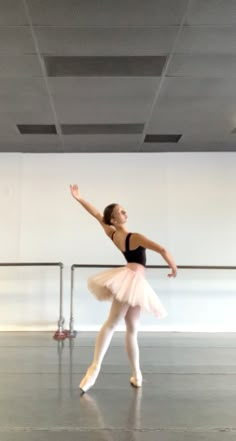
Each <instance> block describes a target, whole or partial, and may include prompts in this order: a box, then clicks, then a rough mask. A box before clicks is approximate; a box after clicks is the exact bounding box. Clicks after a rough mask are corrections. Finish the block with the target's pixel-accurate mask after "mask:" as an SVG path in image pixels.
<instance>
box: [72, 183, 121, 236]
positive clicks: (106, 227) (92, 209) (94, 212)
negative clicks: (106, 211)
mask: <svg viewBox="0 0 236 441" xmlns="http://www.w3.org/2000/svg"><path fill="white" fill-rule="evenodd" d="M70 191H71V194H72V196H73V198H74V199H75V200H76V201H77V202H79V203H80V205H82V207H83V208H84V209H85V210H86V211H87V212H88V213H89V214H91V216H93V217H95V218H96V219H97V220H98V222H99V223H100V224H101V226H102V227H103V229H104V230H105V232H106V234H107V235H108V236H111V234H112V232H113V231H114V228H113V227H112V226H110V225H106V224H105V223H104V222H103V216H102V214H101V213H100V211H99V210H97V208H95V207H94V206H93V205H92V204H90V203H89V202H87V201H86V200H85V199H83V198H82V197H81V195H80V191H79V189H78V186H77V185H75V184H74V185H70Z"/></svg>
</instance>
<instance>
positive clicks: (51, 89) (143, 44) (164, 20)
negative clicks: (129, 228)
mask: <svg viewBox="0 0 236 441" xmlns="http://www.w3.org/2000/svg"><path fill="white" fill-rule="evenodd" d="M170 151H171V152H182V151H236V1H235V0H221V1H220V0H190V1H189V0H145V1H144V0H7V1H6V0H0V152H32V153H34V152H35V153H38V152H41V153H53V152H55V153H60V152H68V153H70V152H170Z"/></svg>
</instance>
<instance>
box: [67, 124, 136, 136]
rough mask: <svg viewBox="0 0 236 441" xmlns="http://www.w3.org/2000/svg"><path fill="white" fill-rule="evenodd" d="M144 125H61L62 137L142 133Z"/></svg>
mask: <svg viewBox="0 0 236 441" xmlns="http://www.w3.org/2000/svg"><path fill="white" fill-rule="evenodd" d="M143 129H144V124H62V125H61V130H62V133H63V135H98V134H100V135H107V134H111V135H117V134H121V135H122V134H135V133H142V132H143Z"/></svg>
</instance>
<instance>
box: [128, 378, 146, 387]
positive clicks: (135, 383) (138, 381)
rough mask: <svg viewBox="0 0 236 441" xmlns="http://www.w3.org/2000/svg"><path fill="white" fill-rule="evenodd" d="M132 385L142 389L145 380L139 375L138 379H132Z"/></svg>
mask: <svg viewBox="0 0 236 441" xmlns="http://www.w3.org/2000/svg"><path fill="white" fill-rule="evenodd" d="M129 381H130V384H131V386H133V387H141V386H142V382H143V378H142V375H139V376H137V377H130V380H129Z"/></svg>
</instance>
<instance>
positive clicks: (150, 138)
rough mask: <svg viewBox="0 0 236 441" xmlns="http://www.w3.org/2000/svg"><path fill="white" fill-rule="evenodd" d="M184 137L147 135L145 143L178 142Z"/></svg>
mask: <svg viewBox="0 0 236 441" xmlns="http://www.w3.org/2000/svg"><path fill="white" fill-rule="evenodd" d="M181 136H182V135H146V136H145V139H144V142H160V143H163V142H171V143H172V142H178V141H179V140H180V138H181Z"/></svg>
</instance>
